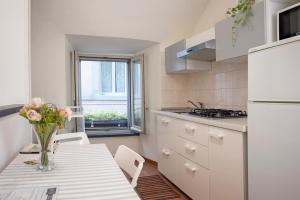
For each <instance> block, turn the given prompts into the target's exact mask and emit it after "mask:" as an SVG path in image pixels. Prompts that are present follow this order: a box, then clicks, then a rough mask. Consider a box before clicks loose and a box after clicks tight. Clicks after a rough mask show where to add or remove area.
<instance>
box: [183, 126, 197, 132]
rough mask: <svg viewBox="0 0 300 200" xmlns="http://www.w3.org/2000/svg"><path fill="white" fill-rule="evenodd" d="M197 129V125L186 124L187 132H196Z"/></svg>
mask: <svg viewBox="0 0 300 200" xmlns="http://www.w3.org/2000/svg"><path fill="white" fill-rule="evenodd" d="M195 130H196V129H195V127H191V126H185V132H186V133H194V132H195Z"/></svg>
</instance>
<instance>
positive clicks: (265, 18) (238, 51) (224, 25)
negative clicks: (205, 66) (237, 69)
mask: <svg viewBox="0 0 300 200" xmlns="http://www.w3.org/2000/svg"><path fill="white" fill-rule="evenodd" d="M292 2H293V1H291V0H263V1H260V2H259V3H257V4H255V5H254V6H253V7H252V11H253V16H252V17H251V18H250V22H249V23H248V24H247V25H245V26H240V27H239V28H238V33H237V38H236V41H235V42H233V39H232V25H233V21H234V19H233V18H226V19H224V20H223V21H220V22H218V23H217V24H216V27H215V29H216V61H222V60H227V59H232V58H236V57H240V56H245V55H247V54H248V50H249V49H250V48H252V47H256V46H260V45H263V44H266V43H270V42H273V41H276V40H277V38H276V30H277V27H276V14H277V11H278V10H280V9H282V8H284V7H286V6H288V5H290V4H291V3H292Z"/></svg>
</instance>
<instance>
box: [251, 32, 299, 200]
mask: <svg viewBox="0 0 300 200" xmlns="http://www.w3.org/2000/svg"><path fill="white" fill-rule="evenodd" d="M248 75H249V78H248V87H249V92H248V100H249V102H248V115H249V116H248V194H249V200H300V37H296V38H292V39H288V40H285V41H279V42H275V43H273V44H270V45H266V46H262V47H258V48H254V49H251V50H250V52H249V57H248Z"/></svg>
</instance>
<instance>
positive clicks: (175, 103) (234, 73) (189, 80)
mask: <svg viewBox="0 0 300 200" xmlns="http://www.w3.org/2000/svg"><path fill="white" fill-rule="evenodd" d="M162 74H163V75H162V79H161V80H162V107H186V106H190V105H189V104H187V100H192V101H195V102H198V101H200V102H203V103H204V104H205V105H206V106H207V107H214V108H215V107H217V108H226V109H242V110H247V91H248V90H247V87H248V86H247V82H248V80H247V77H248V74H247V62H246V61H245V62H240V63H216V62H215V63H213V66H212V70H211V71H202V72H198V73H191V74H178V75H167V74H165V72H163V73H162Z"/></svg>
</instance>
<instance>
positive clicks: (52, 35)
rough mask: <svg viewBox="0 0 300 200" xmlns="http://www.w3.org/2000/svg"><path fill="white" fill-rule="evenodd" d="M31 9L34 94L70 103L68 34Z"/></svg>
mask: <svg viewBox="0 0 300 200" xmlns="http://www.w3.org/2000/svg"><path fill="white" fill-rule="evenodd" d="M36 14H37V13H36V12H34V10H33V11H32V17H31V33H32V34H31V54H32V69H31V70H32V74H31V77H32V96H40V97H43V98H45V100H46V101H47V102H51V103H54V104H58V105H66V104H67V87H66V78H67V74H66V42H65V36H64V34H63V33H62V32H60V30H59V29H57V28H56V26H55V25H53V24H52V23H51V22H48V21H47V20H43V19H42V18H41V17H40V16H39V15H36Z"/></svg>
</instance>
